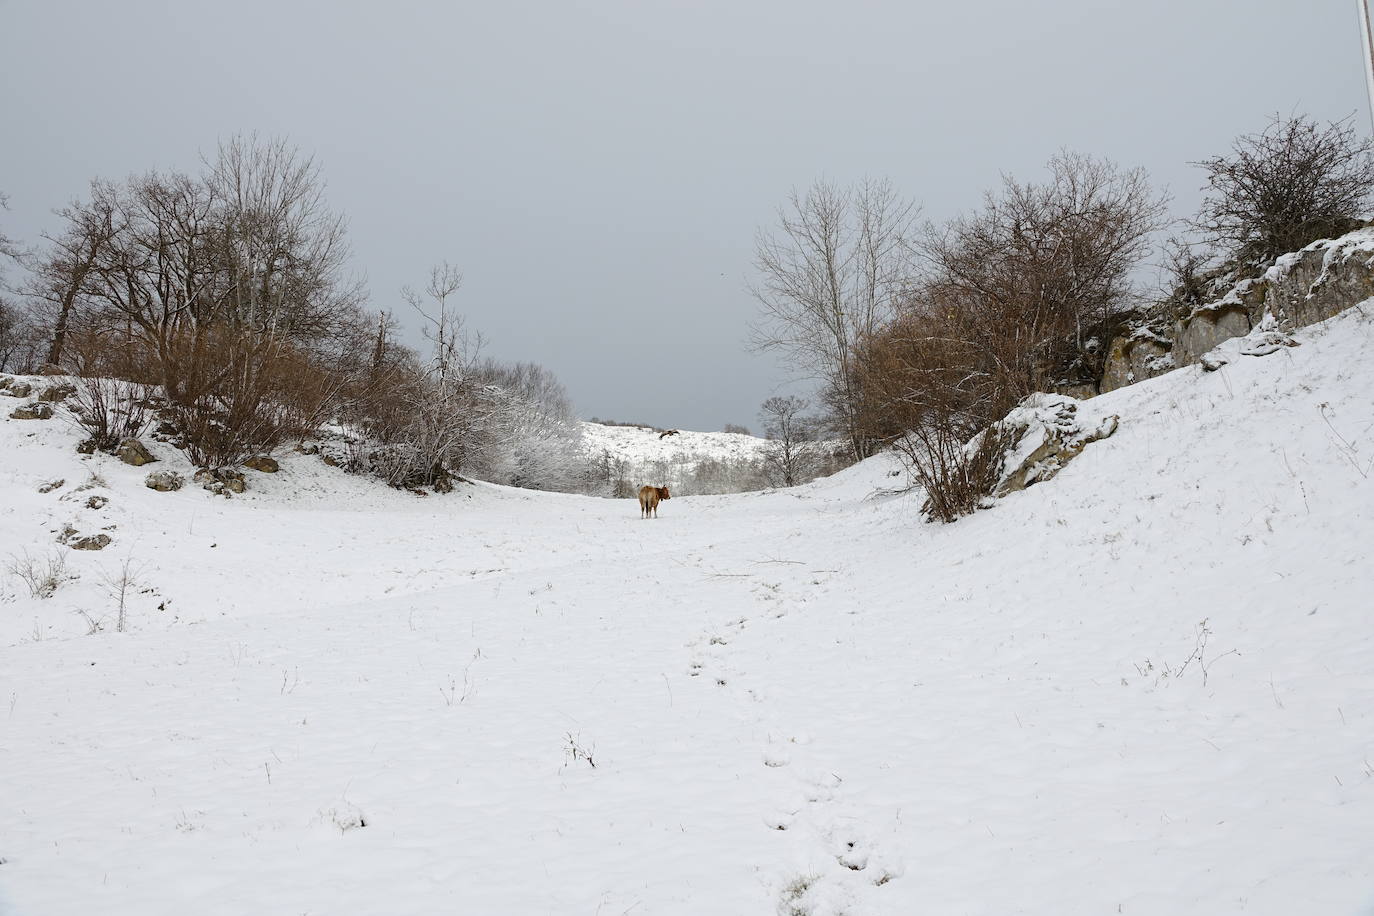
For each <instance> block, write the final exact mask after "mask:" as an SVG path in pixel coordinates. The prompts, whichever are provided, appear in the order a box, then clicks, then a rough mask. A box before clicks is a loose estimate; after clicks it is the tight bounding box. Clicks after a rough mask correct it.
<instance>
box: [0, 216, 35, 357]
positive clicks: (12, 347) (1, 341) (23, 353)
mask: <svg viewBox="0 0 1374 916" xmlns="http://www.w3.org/2000/svg"><path fill="white" fill-rule="evenodd" d="M8 209H9V197H8V196H7V195H6V194H5V193H4V192H0V212H3V211H5V210H8ZM20 256H21V252H20V249H19V244H18V243H17V242H16V241H14V239H12V238H10V237H9V236H7V235H6V234H5V233H4V232H0V372H3V371H11V372H13V371H19V370H20V369H21V368H30V366H29V365H28V364H29V363H31V362H33V358H34V352H33V351H34V349H35V344H36V339H35V334H34V328H33V325H32V322H31V321H30V320H29V315H28V314H27V312H26V311H25V310H22V309H21V308H20V307H19V305H18V304H17V303H16V302H15V301H13V300H12V299H11V298H10V297H9V292H10V290H9V288H8V287H7V285H6V283H5V268H6V266H7V262H11V261H14V262H17V261H19V259H20Z"/></svg>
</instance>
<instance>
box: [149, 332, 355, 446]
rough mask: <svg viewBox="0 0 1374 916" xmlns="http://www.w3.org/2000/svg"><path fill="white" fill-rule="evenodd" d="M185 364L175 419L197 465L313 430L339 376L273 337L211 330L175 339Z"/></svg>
mask: <svg viewBox="0 0 1374 916" xmlns="http://www.w3.org/2000/svg"><path fill="white" fill-rule="evenodd" d="M170 345H171V346H174V347H175V348H177V349H178V350H187V351H192V350H194V351H196V352H195V353H194V355H193V356H188V357H187V358H186V359H185V360H184V361H183V363H182V364H183V366H184V372H185V374H184V375H182V377H181V378H180V380H179V381H180V386H181V396H180V398H179V399H173V400H171V402H170V403H169V405H168V410H169V412H170V415H171V417H172V424H173V425H174V426H175V427H176V428H177V432H178V434H179V435H180V437H181V439H182V441H183V442H184V443H185V446H186V453H187V456H188V457H189V458H190V459H191V461H192V462H193V463H195V464H196V465H197V466H199V467H210V468H215V467H223V466H227V465H234V464H238V463H240V462H242V461H243V460H244V459H245V458H248V457H250V456H252V455H256V454H261V453H264V452H270V451H272V450H273V449H275V448H276V447H277V446H279V445H280V444H281V443H282V442H283V441H286V440H287V439H289V438H302V437H304V436H307V435H309V434H310V433H312V432H313V431H314V430H315V429H317V428H318V427H319V426H320V424H321V423H322V422H323V421H324V420H325V419H326V417H327V416H328V414H329V412H330V411H331V409H332V408H333V407H334V406H335V404H336V402H337V399H338V397H339V395H340V392H341V390H342V385H343V382H342V380H341V379H339V378H337V377H335V376H333V375H331V373H329V372H327V371H326V370H323V369H320V368H319V367H317V366H315V365H314V364H313V363H312V361H311V360H310V359H309V358H308V357H306V356H305V355H304V354H302V353H300V352H298V351H297V350H295V349H294V348H293V347H291V346H289V345H288V344H286V343H284V342H283V341H281V340H280V339H278V338H274V337H272V336H270V335H261V334H257V333H254V332H250V331H234V330H231V329H227V328H225V329H218V330H210V331H208V332H197V333H196V334H194V335H188V336H187V337H186V338H184V339H177V340H174V341H171V342H170Z"/></svg>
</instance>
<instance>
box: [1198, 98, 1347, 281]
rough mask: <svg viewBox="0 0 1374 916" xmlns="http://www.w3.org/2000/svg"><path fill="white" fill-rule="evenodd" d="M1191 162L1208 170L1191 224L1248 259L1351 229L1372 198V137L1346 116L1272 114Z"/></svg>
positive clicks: (1249, 262)
mask: <svg viewBox="0 0 1374 916" xmlns="http://www.w3.org/2000/svg"><path fill="white" fill-rule="evenodd" d="M1194 165H1197V166H1199V167H1201V168H1202V169H1203V170H1204V171H1205V172H1206V173H1207V184H1206V185H1205V186H1204V188H1203V190H1204V191H1205V192H1206V194H1207V196H1206V197H1205V198H1204V200H1203V202H1202V206H1201V208H1200V209H1199V211H1198V216H1197V219H1196V221H1195V227H1196V228H1197V229H1198V230H1199V231H1200V232H1201V233H1202V234H1203V235H1204V236H1205V237H1206V238H1207V239H1208V240H1209V241H1210V242H1212V243H1213V244H1215V245H1217V246H1219V247H1220V248H1221V249H1222V250H1223V251H1224V252H1225V253H1226V254H1227V255H1228V256H1230V257H1231V258H1232V259H1234V260H1235V261H1237V262H1239V263H1240V264H1243V265H1246V266H1253V265H1262V264H1266V263H1268V262H1269V261H1272V260H1273V259H1274V258H1276V257H1278V256H1279V255H1281V254H1284V253H1286V252H1289V251H1297V250H1298V249H1300V248H1302V247H1303V246H1305V245H1307V244H1308V243H1310V242H1313V241H1315V240H1317V239H1320V238H1329V237H1332V236H1336V235H1340V234H1342V233H1344V232H1347V231H1349V230H1350V229H1351V228H1353V227H1354V221H1355V220H1356V219H1357V218H1358V217H1361V216H1363V215H1364V214H1365V212H1366V210H1367V209H1368V207H1369V205H1370V203H1371V198H1374V140H1371V139H1369V138H1362V137H1359V136H1357V135H1356V133H1355V129H1354V127H1353V126H1352V125H1351V121H1350V119H1349V118H1347V119H1346V120H1344V121H1337V122H1332V123H1329V124H1327V125H1325V126H1323V125H1321V124H1318V123H1317V122H1316V121H1313V120H1310V119H1309V118H1306V117H1303V116H1299V117H1296V118H1280V117H1279V116H1278V115H1275V116H1274V118H1273V120H1272V121H1271V122H1270V123H1269V126H1268V127H1266V128H1265V129H1264V130H1263V131H1261V132H1259V133H1256V134H1246V135H1244V136H1241V137H1238V138H1236V140H1235V143H1234V144H1233V146H1232V152H1231V155H1229V156H1214V157H1212V158H1210V159H1204V160H1203V161H1201V162H1197V163H1194Z"/></svg>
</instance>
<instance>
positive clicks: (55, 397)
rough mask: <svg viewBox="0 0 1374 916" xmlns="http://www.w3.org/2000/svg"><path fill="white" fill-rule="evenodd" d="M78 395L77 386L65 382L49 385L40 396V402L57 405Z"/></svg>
mask: <svg viewBox="0 0 1374 916" xmlns="http://www.w3.org/2000/svg"><path fill="white" fill-rule="evenodd" d="M74 394H76V386H75V385H70V384H67V383H65V382H63V383H60V384H57V385H49V386H48V387H47V388H44V389H43V390H42V391H41V392H39V394H38V400H40V401H45V402H47V403H49V404H57V403H59V402H61V401H65V400H67V398H69V397H71V396H72V395H74Z"/></svg>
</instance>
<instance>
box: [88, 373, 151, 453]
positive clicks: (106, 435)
mask: <svg viewBox="0 0 1374 916" xmlns="http://www.w3.org/2000/svg"><path fill="white" fill-rule="evenodd" d="M150 393H151V391H150V389H149V388H148V386H146V385H140V384H137V383H134V382H121V381H118V380H116V379H112V378H104V377H99V376H97V377H94V378H82V379H81V380H80V382H78V384H77V386H76V408H75V409H74V410H73V411H72V417H73V419H74V421H75V422H76V423H77V425H79V426H80V427H81V428H82V429H84V430H86V432H88V433H89V434H90V436H91V439H92V441H93V442H94V443H95V447H96V448H97V449H100V450H101V451H104V452H113V451H114V450H115V448H117V447H118V445H119V443H120V442H121V441H123V440H124V439H126V438H137V437H138V436H139V434H140V433H142V432H143V430H144V429H145V428H146V427H147V425H148V423H149V416H148V403H149V401H148V397H149V395H150Z"/></svg>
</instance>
